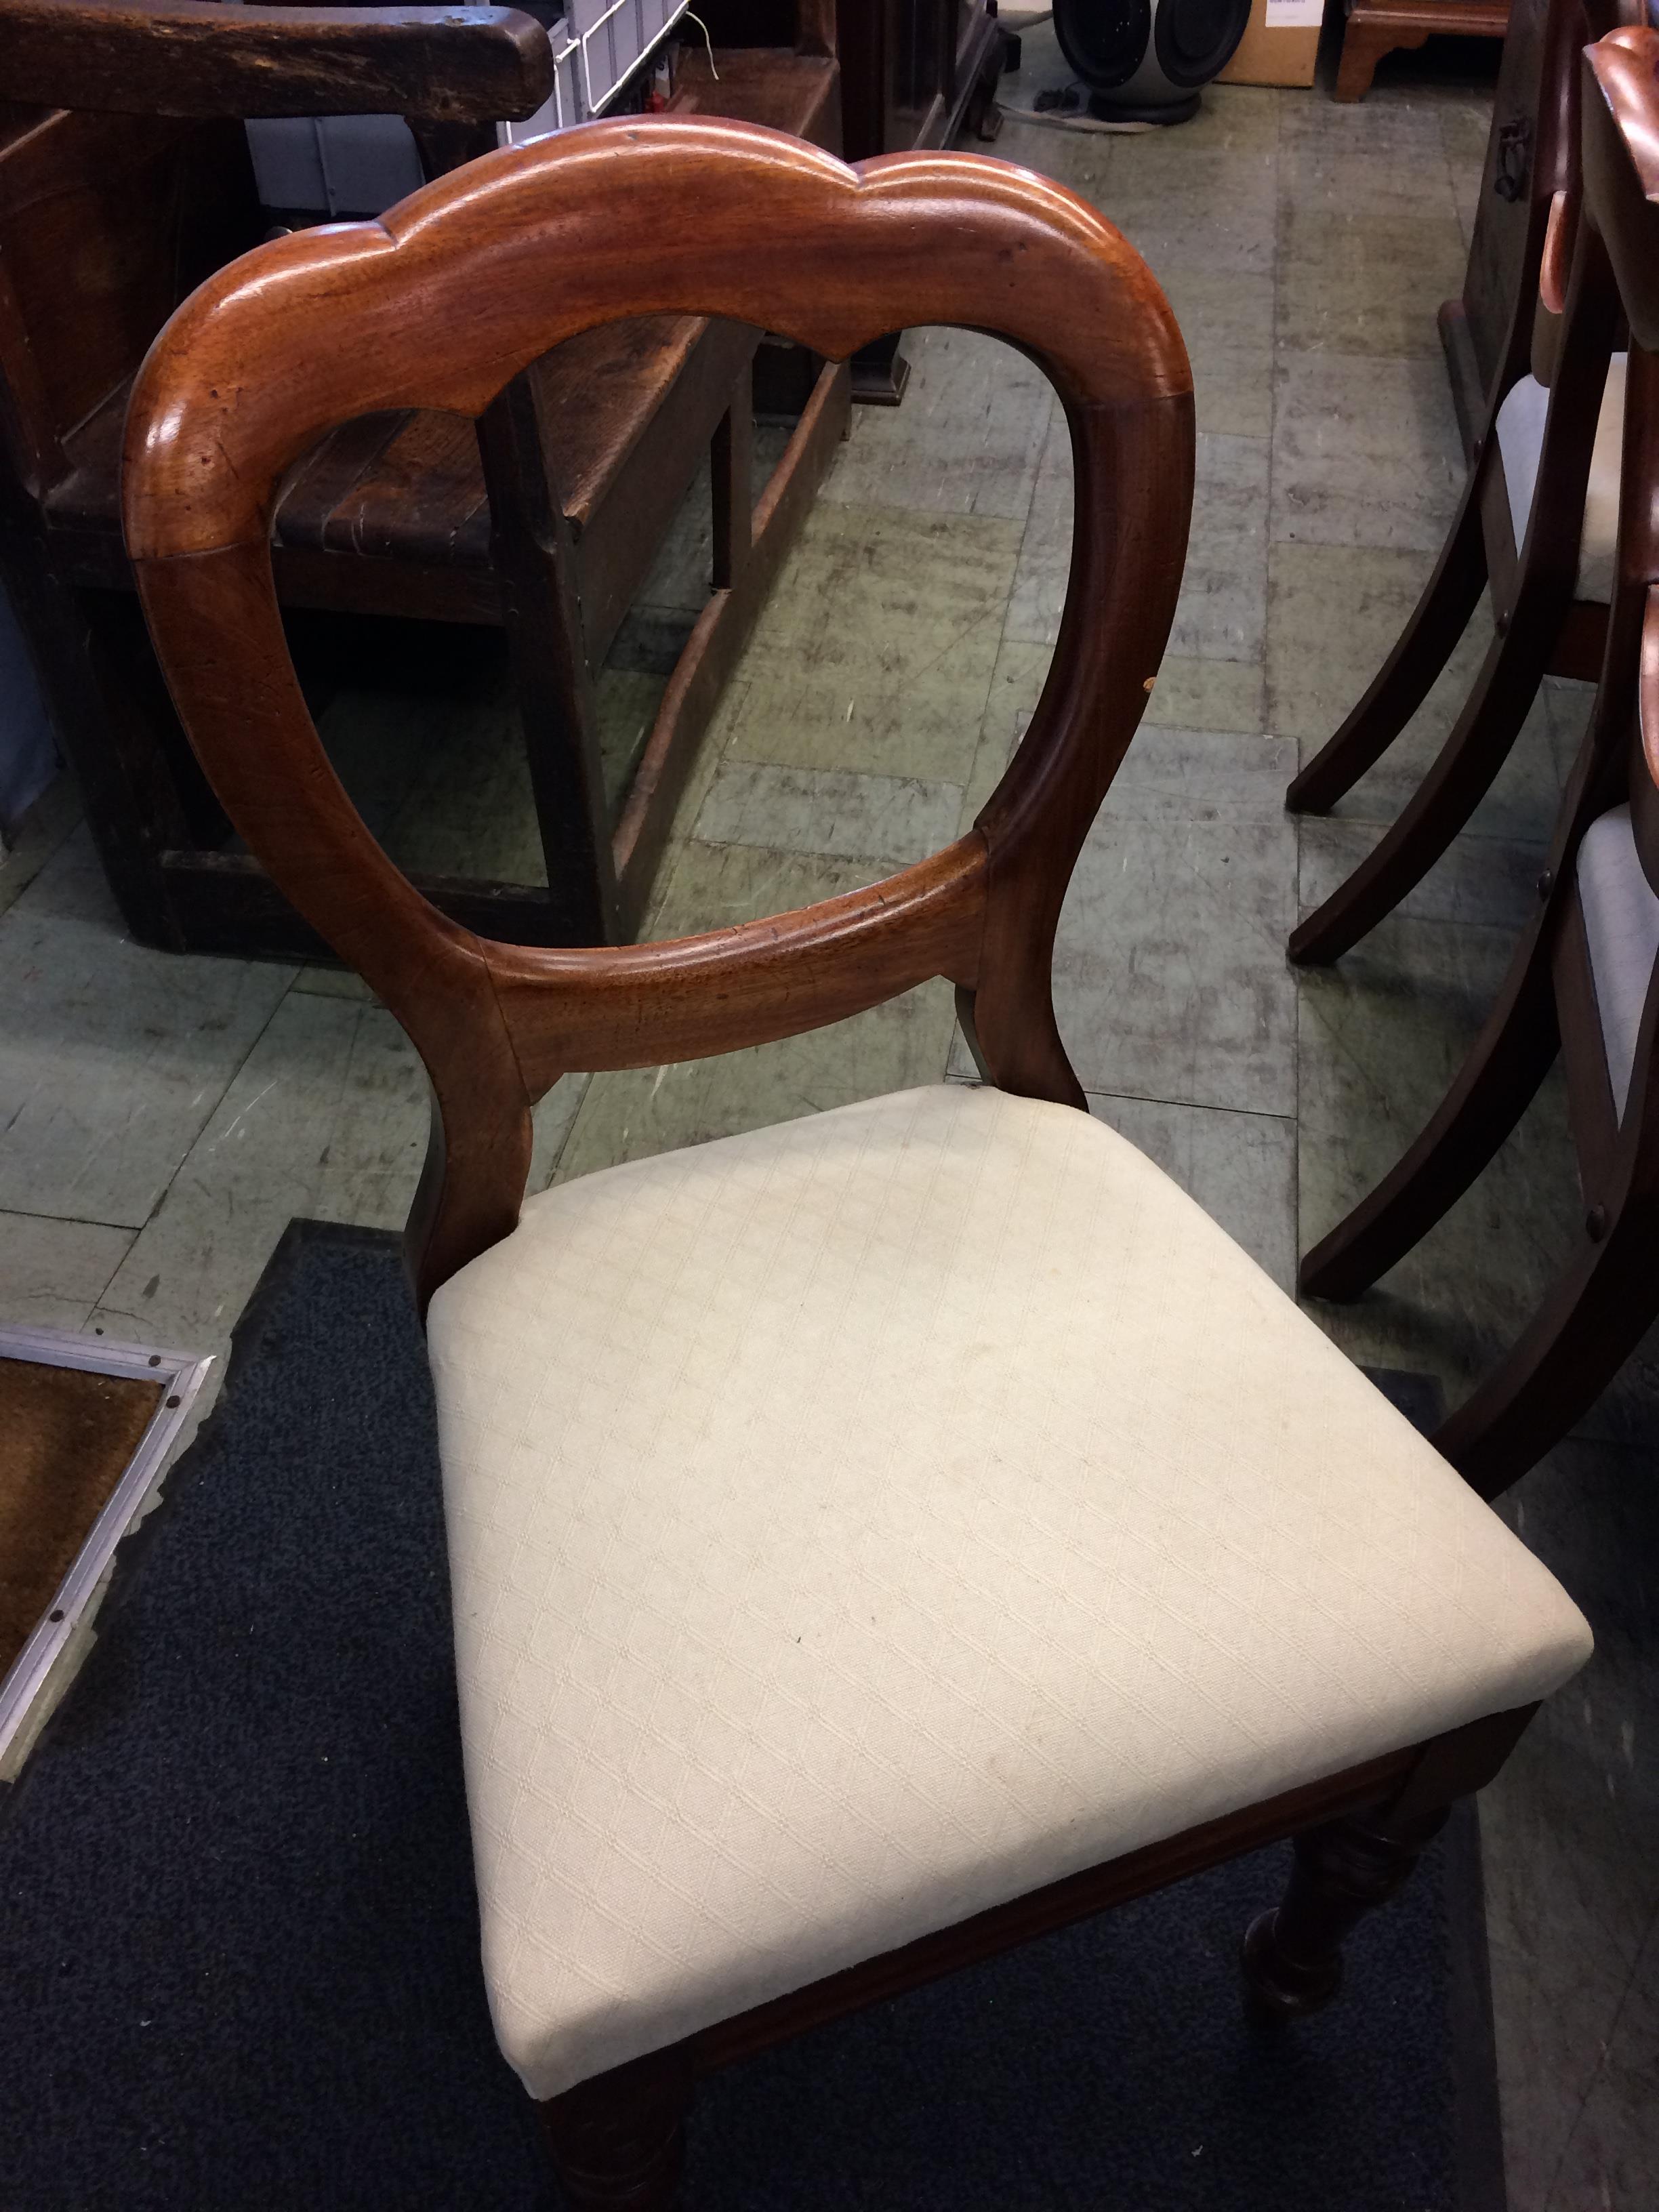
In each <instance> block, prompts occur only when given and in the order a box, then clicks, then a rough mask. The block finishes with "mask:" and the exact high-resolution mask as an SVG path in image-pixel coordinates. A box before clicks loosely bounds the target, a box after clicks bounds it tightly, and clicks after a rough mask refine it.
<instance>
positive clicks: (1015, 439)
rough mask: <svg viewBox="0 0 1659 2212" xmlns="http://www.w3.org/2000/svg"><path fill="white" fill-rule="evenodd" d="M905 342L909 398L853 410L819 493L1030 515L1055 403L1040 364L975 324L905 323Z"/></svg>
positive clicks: (872, 503)
mask: <svg viewBox="0 0 1659 2212" xmlns="http://www.w3.org/2000/svg"><path fill="white" fill-rule="evenodd" d="M904 351H905V355H906V356H907V358H908V361H909V363H910V381H909V385H908V388H907V389H906V392H905V395H904V404H903V405H902V407H895V408H888V407H860V408H857V409H855V410H854V416H853V435H852V436H851V437H850V438H849V439H848V441H847V443H846V444H845V445H844V446H843V447H842V449H841V451H840V453H838V454H837V455H836V461H835V465H834V466H833V467H832V468H831V469H830V471H829V475H828V477H826V478H825V479H824V484H823V492H822V494H821V496H822V497H823V499H825V500H829V501H835V502H836V503H837V504H839V505H842V506H851V507H903V508H907V509H910V510H914V511H915V512H917V513H927V514H984V515H993V516H997V517H1000V519H1001V520H1005V521H1010V522H1024V520H1025V515H1026V511H1027V509H1028V508H1029V507H1030V504H1031V488H1032V486H1033V484H1034V483H1036V471H1037V457H1038V455H1039V454H1040V453H1041V452H1042V441H1043V438H1044V436H1045V435H1046V434H1047V431H1048V416H1049V410H1050V408H1051V406H1052V404H1053V392H1052V390H1051V387H1050V386H1049V384H1048V380H1047V379H1046V378H1045V377H1044V375H1043V374H1042V370H1041V369H1039V368H1036V365H1035V364H1034V363H1033V362H1030V361H1028V360H1027V359H1026V358H1025V356H1024V355H1023V354H1018V353H1016V352H1015V351H1014V350H1013V349H1012V347H1011V346H1007V345H1005V344H1003V343H1001V342H1000V340H998V339H996V338H988V337H981V335H980V334H979V333H978V332H977V331H959V330H944V329H922V330H915V331H907V333H906V334H905V340H904Z"/></svg>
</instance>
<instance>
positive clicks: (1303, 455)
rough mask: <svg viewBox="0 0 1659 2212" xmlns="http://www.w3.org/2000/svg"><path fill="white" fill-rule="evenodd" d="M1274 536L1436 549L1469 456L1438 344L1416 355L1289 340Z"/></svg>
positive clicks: (1276, 447) (1283, 369) (1283, 367)
mask: <svg viewBox="0 0 1659 2212" xmlns="http://www.w3.org/2000/svg"><path fill="white" fill-rule="evenodd" d="M1278 376H1279V386H1278V398H1277V402H1276V408H1277V411H1276V413H1275V416H1274V422H1273V512H1272V520H1271V529H1272V533H1273V539H1274V542H1275V543H1276V544H1277V543H1279V542H1281V541H1285V540H1290V539H1297V540H1301V541H1302V542H1304V543H1310V544H1321V545H1363V546H1379V547H1384V548H1388V549H1390V550H1401V549H1403V550H1411V551H1423V552H1431V553H1437V552H1438V551H1439V550H1440V545H1441V543H1442V540H1443V538H1444V537H1445V534H1446V528H1447V525H1448V524H1449V522H1450V520H1451V518H1452V514H1453V512H1454V510H1455V507H1456V505H1457V499H1458V495H1459V492H1460V491H1461V489H1462V482H1463V459H1462V450H1461V448H1460V447H1459V445H1458V440H1457V423H1456V418H1455V416H1454V415H1453V412H1452V404H1451V394H1450V392H1449V388H1448V386H1447V383H1446V372H1445V368H1444V366H1443V363H1442V362H1441V359H1440V357H1439V355H1438V353H1436V354H1435V355H1434V356H1433V357H1432V358H1431V357H1429V356H1426V355H1425V356H1424V357H1423V358H1421V359H1419V360H1415V361H1397V360H1389V359H1367V358H1365V357H1364V356H1358V355H1354V354H1343V353H1338V352H1335V351H1328V352H1310V351H1300V350H1293V349H1284V348H1282V349H1280V353H1279V369H1278Z"/></svg>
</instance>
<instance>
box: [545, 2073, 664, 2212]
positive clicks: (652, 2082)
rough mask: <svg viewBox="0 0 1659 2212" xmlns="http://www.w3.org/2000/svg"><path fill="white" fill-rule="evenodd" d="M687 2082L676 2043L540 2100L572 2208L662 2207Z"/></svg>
mask: <svg viewBox="0 0 1659 2212" xmlns="http://www.w3.org/2000/svg"><path fill="white" fill-rule="evenodd" d="M692 2086H693V2069H692V2067H691V2064H690V2060H689V2058H688V2057H687V2056H686V2053H685V2051H684V2047H683V2046H680V2047H676V2048H674V2049H671V2050H668V2051H653V2053H652V2054H651V2056H650V2057H647V2058H636V2059H635V2060H634V2061H633V2062H632V2063H630V2064H629V2065H627V2066H618V2067H617V2069H615V2070H614V2072H612V2073H610V2074H599V2075H595V2076H594V2077H593V2078H592V2081H583V2082H581V2083H580V2084H579V2085H578V2086H577V2087H575V2088H574V2089H569V2090H567V2091H566V2092H565V2093H564V2095H563V2096H562V2097H553V2098H550V2099H549V2100H548V2101H547V2102H546V2103H545V2104H544V2105H542V2106H538V2111H539V2112H540V2114H541V2121H542V2129H543V2133H544V2136H545V2138H546V2141H547V2144H548V2148H549V2149H550V2151H551V2152H552V2154H553V2165H554V2168H555V2171H556V2172H557V2174H558V2177H559V2181H560V2185H561V2186H562V2189H563V2191H564V2195H565V2201H566V2203H567V2204H568V2206H569V2207H570V2208H571V2212H667V2208H668V2207H669V2206H670V2205H671V2204H672V2203H673V2201H674V2194H675V2191H676V2189H677V2188H678V2184H679V2178H680V2166H681V2163H682V2160H683V2159H684V2153H685V2115H686V2112H687V2111H688V2109H689V2108H690V2103H691V2092H692Z"/></svg>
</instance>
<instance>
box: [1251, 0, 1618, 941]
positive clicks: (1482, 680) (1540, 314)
mask: <svg viewBox="0 0 1659 2212" xmlns="http://www.w3.org/2000/svg"><path fill="white" fill-rule="evenodd" d="M1619 5H1620V0H1551V6H1550V9H1549V14H1548V17H1547V22H1546V25H1545V32H1544V57H1543V62H1542V66H1541V70H1540V76H1539V87H1540V89H1539V104H1538V112H1537V117H1536V124H1535V128H1534V133H1533V137H1532V140H1531V146H1530V154H1529V158H1528V166H1527V167H1526V169H1525V173H1524V175H1523V176H1522V178H1520V179H1517V181H1516V190H1517V191H1520V192H1523V193H1524V194H1525V195H1526V197H1527V198H1528V202H1529V210H1530V212H1529V216H1528V231H1527V243H1526V251H1525V254H1524V256H1523V258H1522V274H1521V282H1520V285H1519V288H1518V289H1517V291H1516V304H1515V307H1514V310H1513V313H1512V316H1511V319H1510V329H1509V335H1508V338H1507V341H1506V343H1505V345H1504V353H1503V358H1502V360H1501V362H1500V363H1499V366H1498V374H1497V375H1496V376H1495V377H1494V379H1493V380H1492V386H1491V389H1490V391H1489V392H1488V394H1487V403H1486V417H1485V420H1484V422H1482V424H1481V426H1480V434H1479V436H1478V437H1477V440H1476V441H1475V445H1474V457H1473V459H1472V462H1471V465H1470V469H1469V473H1468V479H1467V481H1466V483H1465V484H1464V488H1463V494H1462V499H1461V500H1460V501H1459V503H1458V507H1457V512H1456V513H1455V516H1454V517H1453V520H1452V524H1451V528H1450V530H1449V532H1448V533H1447V537H1446V542H1445V544H1444V546H1443V548H1442V550H1441V554H1440V558H1439V560H1438V562H1437V563H1436V565H1435V569H1434V573H1433V574H1432V575H1431V577H1430V579H1429V581H1428V583H1427V585H1426V586H1425V589H1424V592H1423V596H1422V598H1421V599H1419V602H1418V605H1417V607H1416V610H1415V611H1414V612H1413V615H1412V617H1411V620H1410V621H1409V622H1408V623H1407V625H1406V628H1405V629H1404V630H1403V631H1402V632H1401V636H1400V640H1399V642H1398V643H1397V644H1396V645H1395V648H1394V650H1393V652H1392V653H1390V654H1389V658H1388V659H1387V660H1386V661H1384V663H1383V666H1382V668H1381V670H1380V671H1378V673H1377V676H1376V679H1375V681H1374V682H1373V683H1372V684H1371V686H1370V690H1368V691H1367V692H1366V693H1365V695H1364V697H1363V698H1362V699H1361V700H1360V701H1359V703H1358V705H1357V706H1356V707H1355V708H1354V709H1353V711H1352V714H1349V716H1348V718H1347V720H1346V721H1345V722H1344V723H1343V724H1342V726H1341V727H1340V729H1339V730H1338V731H1337V732H1336V734H1335V735H1334V737H1333V738H1330V740H1329V741H1328V744H1325V745H1324V746H1323V747H1322V750H1320V751H1319V752H1318V753H1317V754H1316V756H1315V757H1314V758H1313V759H1312V760H1311V761H1310V762H1309V763H1308V765H1307V766H1306V767H1305V768H1304V769H1303V770H1302V771H1301V773H1300V774H1299V775H1297V776H1296V777H1295V778H1294V779H1293V780H1292V781H1291V786H1290V788H1289V791H1288V792H1287V793H1286V794H1285V805H1287V806H1288V807H1289V808H1290V810H1291V812H1292V813H1294V814H1324V813H1328V811H1330V809H1331V808H1332V807H1333V806H1334V805H1335V804H1336V802H1337V800H1338V799H1340V798H1341V797H1342V796H1343V794H1344V793H1346V792H1347V791H1348V790H1350V789H1351V788H1352V786H1353V785H1354V784H1356V783H1357V782H1358V781H1359V779H1360V777H1361V776H1362V775H1364V773H1365V771H1366V770H1367V769H1369V768H1371V767H1373V766H1374V765H1375V764H1376V762H1377V761H1378V760H1379V759H1380V758H1381V757H1382V756H1383V753H1385V752H1386V751H1387V750H1388V748H1389V746H1390V745H1391V744H1393V743H1394V741H1395V738H1397V737H1398V736H1399V735H1400V733H1401V731H1402V730H1403V729H1404V728H1405V726H1406V725H1407V722H1409V721H1410V720H1411V718H1412V716H1413V714H1415V713H1416V712H1417V710H1418V708H1419V707H1420V706H1421V705H1422V703H1423V701H1424V700H1425V697H1426V696H1428V692H1429V689H1430V687H1431V684H1433V682H1434V680H1435V678H1436V677H1437V676H1438V675H1439V673H1440V671H1441V670H1442V669H1443V667H1444V666H1445V665H1446V662H1447V660H1448V659H1449V657H1450V655H1451V653H1452V650H1453V648H1454V647H1455V645H1456V643H1457V641H1458V640H1459V638H1460V637H1461V636H1462V634H1463V631H1464V629H1465V628H1466V626H1467V624H1468V620H1469V617H1470V616H1471V615H1472V614H1473V613H1474V609H1475V607H1476V605H1477V604H1478V602H1479V600H1480V596H1481V593H1482V592H1483V591H1484V590H1485V589H1486V586H1487V585H1488V583H1490V585H1491V586H1492V603H1493V609H1494V635H1493V638H1492V644H1491V646H1490V647H1488V649H1487V652H1486V658H1485V659H1484V660H1483V661H1482V663H1481V665H1480V673H1479V675H1478V676H1477V677H1476V678H1475V681H1474V687H1473V689H1472V690H1470V692H1469V694H1468V698H1467V699H1466V700H1465V702H1464V703H1463V707H1462V711H1461V712H1460V714H1458V717H1457V720H1456V721H1455V723H1454V725H1453V726H1452V729H1451V731H1450V732H1449V735H1448V736H1447V738H1446V740H1445V743H1444V744H1443V746H1442V747H1441V749H1440V752H1439V754H1438V756H1437V758H1436V760H1435V762H1434V764H1433V766H1432V767H1431V769H1429V771H1428V773H1427V775H1425V777H1424V779H1423V781H1422V782H1421V783H1420V784H1419V787H1418V788H1417V790H1416V791H1415V792H1414V793H1413V795H1412V798H1411V799H1410V800H1409V801H1408V802H1407V805H1406V806H1405V807H1404V809H1403V810H1402V811H1401V814H1400V815H1399V817H1398V818H1397V819H1396V820H1395V823H1393V824H1392V825H1391V827H1390V828H1389V829H1388V830H1387V832H1386V833H1385V834H1384V835H1383V837H1382V838H1381V839H1380V840H1379V841H1378V842H1377V843H1376V846H1375V848H1373V849H1372V850H1371V852H1370V853H1369V854H1367V855H1366V857H1365V859H1364V860H1362V861H1361V863H1360V864H1359V866H1358V867H1357V868H1356V869H1355V870H1354V872H1353V873H1352V875H1351V876H1350V877H1349V878H1347V880H1346V882H1345V883H1344V884H1341V885H1340V888H1339V889H1338V890H1334V891H1333V892H1332V894H1331V896H1329V897H1328V899H1327V900H1326V901H1325V902H1324V903H1323V904H1322V906H1321V907H1319V908H1318V909H1317V910H1316V912H1315V913H1313V914H1311V915H1309V916H1308V917H1307V919H1306V920H1305V921H1303V922H1302V923H1300V924H1299V926H1298V927H1297V928H1296V929H1295V930H1293V931H1292V933H1291V940H1290V957H1291V959H1292V960H1293V961H1294V962H1296V963H1297V965H1299V966H1304V967H1310V966H1320V965H1322V964H1324V963H1328V962H1330V961H1334V960H1336V959H1339V958H1340V957H1341V955H1342V954H1343V953H1344V952H1346V951H1347V950H1348V948H1349V947H1350V946H1351V945H1353V944H1354V943H1355V942H1356V941H1357V939H1359V938H1361V937H1363V936H1364V934H1365V933H1366V931H1367V930H1369V929H1371V928H1373V927H1375V926H1376V923H1377V922H1378V921H1381V920H1382V918H1383V915H1385V914H1388V913H1389V912H1390V911H1391V910H1392V909H1393V908H1395V906H1397V905H1398V904H1399V902H1400V901H1401V899H1402V898H1403V897H1404V896H1406V894H1407V891H1409V890H1411V889H1412V887H1413V884H1417V883H1418V882H1419V881H1420V880H1421V878H1423V877H1424V876H1425V875H1426V873H1427V872H1428V871H1429V869H1430V868H1431V866H1433V865H1434V863H1435V861H1436V860H1438V859H1439V857H1440V855H1441V854H1443V852H1444V851H1445V849H1446V848H1447V847H1448V845H1449V844H1450V842H1451V841H1452V839H1453V838H1454V837H1455V836H1456V835H1457V833H1458V831H1459V830H1460V829H1462V827H1463V825H1464V823H1466V822H1467V821H1468V818H1469V817H1470V815H1471V814H1472V813H1473V812H1474V809H1475V807H1476V806H1477V805H1479V804H1480V799H1481V798H1482V797H1483V795H1484V794H1485V793H1486V790H1487V789H1488V788H1489V787H1490V785H1491V783H1492V778H1493V777H1494V776H1495V775H1497V773H1498V769H1500V768H1501V767H1502V766H1503V764H1504V761H1505V760H1506V759H1507V758H1508V757H1509V752H1510V747H1511V746H1512V745H1513V744H1514V743H1515V740H1516V737H1517V736H1518V735H1519V733H1520V730H1521V726H1522V723H1523V722H1524V721H1525V720H1526V718H1527V714H1528V710H1529V709H1530V708H1531V706H1532V703H1533V701H1534V699H1535V698H1536V696H1537V695H1538V686H1539V684H1540V682H1541V679H1542V678H1543V677H1544V676H1545V675H1547V674H1554V675H1558V676H1576V677H1582V678H1594V676H1595V671H1596V669H1597V667H1598V665H1599V664H1600V659H1601V643H1602V640H1603V637H1604V635H1605V632H1606V626H1607V598H1608V595H1609V592H1610V591H1611V580H1612V555H1613V529H1614V524H1615V520H1616V514H1617V486H1618V478H1619V444H1618V423H1619V410H1620V399H1621V398H1622V390H1623V386H1622V374H1623V358H1622V356H1617V358H1616V365H1615V367H1614V368H1613V371H1612V373H1609V367H1608V363H1609V358H1610V356H1613V346H1614V342H1615V338H1616V335H1617V333H1616V331H1615V330H1614V329H1613V327H1612V325H1611V323H1610V321H1609V313H1610V311H1609V308H1608V304H1607V299H1606V297H1605V296H1603V297H1600V298H1597V299H1585V300H1583V301H1580V302H1578V303H1577V307H1576V308H1575V307H1573V305H1572V303H1571V302H1570V301H1569V300H1568V297H1567V272H1568V269H1569V267H1570V266H1571V260H1572V240H1573V235H1574V233H1575V232H1576V230H1577V223H1578V204H1579V191H1580V186H1579V161H1578V139H1577V110H1578V75H1577V71H1578V62H1577V57H1578V53H1579V51H1580V49H1581V48H1582V47H1583V46H1584V45H1585V44H1586V42H1587V41H1588V40H1592V39H1594V38H1596V37H1598V36H1599V35H1600V34H1601V32H1603V31H1605V30H1607V29H1610V28H1611V27H1613V24H1614V23H1616V22H1617V21H1618V20H1619ZM1569 319H1576V321H1575V327H1576V331H1577V338H1576V342H1575V345H1574V349H1573V350H1572V353H1571V357H1569V356H1567V355H1566V354H1565V352H1564V350H1563V346H1562V335H1563V332H1564V330H1565V326H1566V325H1567V323H1568V321H1569Z"/></svg>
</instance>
